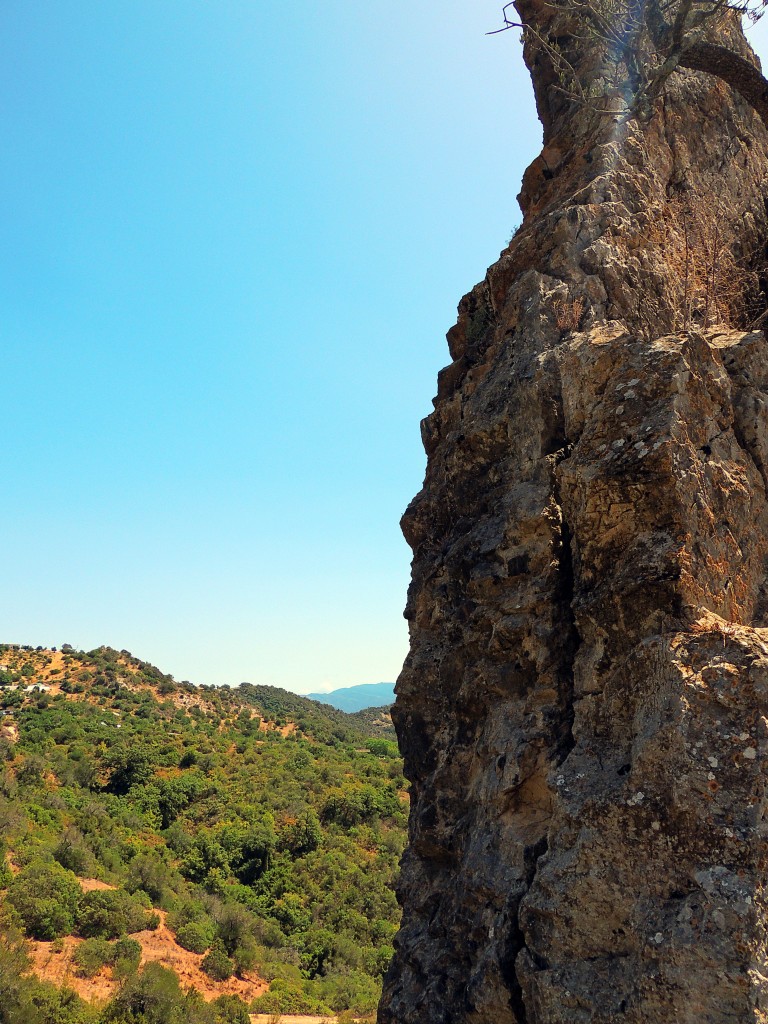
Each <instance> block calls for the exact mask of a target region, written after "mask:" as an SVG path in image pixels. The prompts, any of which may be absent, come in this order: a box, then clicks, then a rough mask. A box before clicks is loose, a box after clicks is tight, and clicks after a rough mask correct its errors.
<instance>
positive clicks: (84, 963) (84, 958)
mask: <svg viewBox="0 0 768 1024" xmlns="http://www.w3.org/2000/svg"><path fill="white" fill-rule="evenodd" d="M112 960H113V947H112V944H111V943H110V942H107V941H106V939H85V940H84V941H83V942H81V943H80V945H79V946H78V947H77V949H76V950H75V952H74V953H73V954H72V962H73V963H74V965H75V967H76V968H77V974H79V975H80V977H81V978H92V977H93V976H94V975H95V974H98V973H99V971H100V970H101V968H102V967H106V966H107V964H111V963H112Z"/></svg>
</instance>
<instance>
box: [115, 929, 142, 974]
mask: <svg viewBox="0 0 768 1024" xmlns="http://www.w3.org/2000/svg"><path fill="white" fill-rule="evenodd" d="M140 963H141V944H140V943H138V942H137V941H136V939H129V938H128V936H127V935H124V936H123V937H122V938H120V939H118V940H117V942H116V943H115V944H114V945H113V947H112V973H113V974H114V975H115V977H116V978H126V977H128V975H129V974H132V973H133V972H134V971H135V970H136V969H137V967H138V966H139V964H140Z"/></svg>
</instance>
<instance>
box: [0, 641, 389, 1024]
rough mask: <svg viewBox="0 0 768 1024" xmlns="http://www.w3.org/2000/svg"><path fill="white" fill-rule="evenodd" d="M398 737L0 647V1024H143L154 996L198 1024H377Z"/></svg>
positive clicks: (303, 703)
mask: <svg viewBox="0 0 768 1024" xmlns="http://www.w3.org/2000/svg"><path fill="white" fill-rule="evenodd" d="M391 736H392V726H391V721H390V720H389V717H388V715H387V714H386V712H382V710H381V709H375V710H373V711H372V712H364V713H362V714H357V715H347V714H345V713H344V712H342V711H339V710H337V709H334V708H332V707H329V706H327V705H321V704H318V703H317V702H315V701H313V700H310V699H308V698H306V697H300V696H298V695H296V694H292V693H289V692H288V691H285V690H281V689H278V688H275V687H268V686H253V685H250V684H243V685H241V686H240V687H237V688H229V687H206V686H202V687H198V686H194V685H192V684H191V683H188V682H181V683H179V682H176V681H175V680H174V679H173V678H172V677H171V676H169V675H167V674H165V673H163V672H162V671H161V670H159V669H157V668H156V667H155V666H153V665H150V664H149V663H147V662H144V661H141V660H140V659H138V658H136V657H134V656H133V655H131V654H130V653H129V652H128V651H117V650H114V649H112V648H106V647H102V648H98V649H97V650H94V651H90V652H87V653H86V652H82V651H75V650H73V649H71V648H68V647H64V648H62V649H61V650H46V649H43V648H37V649H32V648H30V647H19V646H14V645H0V841H1V842H2V844H3V845H2V847H0V925H2V930H3V931H4V933H5V934H6V935H8V936H11V938H10V939H7V940H5V944H4V945H0V1005H3V1007H5V1005H9V1006H12V1007H13V1006H14V1005H15V1006H16V1010H15V1011H13V1012H11V1015H10V1016H9V1017H8V1022H9V1024H16V1022H17V1021H19V1022H22V1021H25V1020H28V1019H30V1018H29V1017H28V1016H25V1015H24V1013H25V1011H24V1006H25V1005H26V1004H25V1000H27V1003H29V1001H30V1000H31V1001H32V1002H34V1005H35V1006H38V1008H39V1006H40V1005H41V999H42V1000H43V1002H45V1004H46V1005H50V1006H51V1007H53V1006H55V1007H56V1010H55V1013H54V1011H53V1010H51V1013H50V1020H51V1022H52V1024H53V1021H54V1020H55V1021H56V1024H60V1022H61V1024H75V1022H80V1021H85V1020H88V1021H99V1022H100V1021H104V1022H107V1021H110V1022H111V1021H124V1020H125V1021H131V1022H138V1021H141V1020H145V1019H147V1020H148V1019H149V1018H145V1017H142V1016H137V1015H136V1012H134V1011H135V1010H136V1006H137V1005H138V1004H139V1003H140V1002H142V1000H144V999H145V996H146V992H147V990H148V989H149V990H152V991H160V990H162V991H165V992H166V994H168V998H169V999H170V1000H171V1002H172V1003H173V1005H176V1004H178V1006H179V1008H180V1009H179V1012H180V1013H183V1017H184V1019H185V1020H189V1019H191V1020H192V1021H200V1024H207V1022H209V1021H210V1022H215V1021H218V1020H221V1021H229V1020H239V1019H240V1017H241V1016H242V1015H243V1014H246V1013H247V1011H248V1010H253V1011H261V1012H293V1013H296V1012H307V1013H312V1012H315V1013H331V1012H341V1011H353V1012H355V1013H361V1014H365V1013H371V1012H372V1011H373V1009H374V1007H375V1004H376V1002H377V1000H378V995H379V991H380V979H381V975H382V972H383V970H384V969H385V967H386V964H387V963H388V961H389V959H390V957H391V954H392V947H391V940H392V937H393V935H394V932H395V930H396V927H397V922H398V909H397V904H396V901H395V897H394V891H393V887H394V881H395V877H396V874H397V867H398V860H399V856H400V853H401V851H402V848H403V845H404V832H405V821H406V814H407V800H408V798H407V792H406V785H405V781H404V779H403V776H402V764H401V761H400V758H399V755H398V752H397V746H396V744H395V743H393V742H392V739H391V738H390V737H391ZM22 935H23V936H24V939H25V943H26V946H25V950H23V949H22V948H21V946H20V940H21V937H22ZM14 936H15V937H16V938H13V937H14ZM25 956H27V957H29V958H30V960H31V965H32V967H33V968H34V974H31V973H30V970H29V964H27V963H25V960H24V957H25ZM25 971H26V973H25ZM14 979H16V980H15V981H14ZM19 979H21V981H19ZM16 982H18V984H17V983H16ZM50 983H52V984H53V985H55V986H56V987H50ZM19 986H20V987H19ZM62 986H63V987H62ZM66 989H70V990H74V991H75V992H76V993H77V995H71V994H67V993H66V991H65V990H66ZM25 993H26V994H25ZM41 993H42V995H41ZM142 993H143V994H142ZM132 999H133V1000H134V1004H135V1005H134V1004H131V1005H132V1006H133V1009H131V1008H130V1007H129V1008H126V1000H127V1001H128V1002H129V1003H130V1001H131V1000H132ZM14 1000H15V1003H14ZM14 1012H16V1013H17V1016H14V1015H13V1014H14ZM35 1012H37V1011H35ZM67 1014H68V1015H67ZM217 1015H218V1016H217ZM238 1015H239V1016H238ZM31 1019H34V1020H35V1022H36V1024H37V1021H38V1020H40V1021H41V1022H45V1021H47V1020H48V1019H49V1018H48V1017H46V1016H44V1015H43V1016H40V1015H39V1013H38V1016H37V1017H34V1016H33V1018H31ZM163 1019H165V1018H163ZM243 1019H246V1018H245V1017H243ZM4 1024H5V1020H4Z"/></svg>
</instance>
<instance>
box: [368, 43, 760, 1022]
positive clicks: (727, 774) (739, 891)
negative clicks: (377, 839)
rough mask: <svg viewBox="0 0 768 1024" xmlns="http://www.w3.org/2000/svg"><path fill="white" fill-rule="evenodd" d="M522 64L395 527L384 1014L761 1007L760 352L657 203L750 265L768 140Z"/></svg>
mask: <svg viewBox="0 0 768 1024" xmlns="http://www.w3.org/2000/svg"><path fill="white" fill-rule="evenodd" d="M527 56H528V59H529V63H534V61H533V57H532V55H531V54H530V53H529V54H528V55H527ZM532 70H533V76H534V84H535V87H536V90H537V93H538V97H539V110H540V113H541V116H542V120H543V122H544V128H545V139H544V142H545V146H544V151H543V154H542V156H541V157H540V158H538V159H537V160H536V161H535V162H534V164H533V165H532V166H531V168H529V171H528V172H527V174H526V178H525V181H524V188H523V195H522V197H521V203H522V205H523V208H524V211H525V214H526V218H525V222H524V224H523V227H522V229H521V231H520V232H519V233H518V235H517V236H516V238H515V239H514V240H513V242H512V243H511V244H510V247H509V248H508V249H507V250H506V251H505V252H504V253H503V254H502V256H501V258H500V260H499V261H498V262H497V263H496V264H495V265H494V266H493V267H491V268H490V270H489V271H488V274H487V276H486V278H485V280H484V281H483V283H482V284H480V285H478V286H477V287H476V288H475V289H474V290H473V291H472V292H471V293H470V294H469V295H468V296H466V297H465V298H464V299H463V300H462V303H461V305H460V308H459V321H458V324H457V326H456V327H454V328H453V329H452V330H451V332H450V333H449V336H448V340H449V347H450V352H451V357H452V359H453V362H452V363H451V365H450V366H449V367H447V368H446V369H445V370H443V371H442V372H441V374H440V377H439V383H438V396H437V398H436V399H435V410H434V412H433V413H432V414H431V415H430V416H429V417H428V418H427V419H426V420H425V421H424V423H423V425H422V426H423V429H422V433H423V439H424V444H425V447H426V449H427V453H428V467H427V473H426V479H425V483H424V487H423V489H422V490H421V492H420V493H419V494H418V495H417V496H416V498H414V500H413V502H412V503H411V505H410V506H409V508H408V510H407V512H406V514H405V516H404V519H403V529H404V532H405V535H406V537H407V539H408V541H409V543H410V544H411V546H412V547H413V550H414V563H413V582H412V585H411V589H410V593H409V597H408V606H407V610H406V615H407V617H408V619H409V621H410V625H411V634H412V643H411V651H410V654H409V656H408V659H407V661H406V665H405V667H404V669H403V673H402V675H401V677H400V680H399V682H398V698H397V703H396V705H395V709H394V718H395V722H396V725H397V728H398V733H399V736H400V740H401V745H402V748H403V751H404V754H405V759H406V771H407V774H408V776H409V778H410V779H411V781H412V784H413V791H412V811H411V822H410V844H409V847H408V850H407V852H406V856H405V860H404V865H403V875H402V882H401V892H400V897H401V901H402V904H403V912H404V916H403V926H402V930H401V932H400V934H399V937H398V939H397V951H396V956H395V960H394V962H393V965H392V967H391V969H390V972H389V974H388V976H387V979H386V983H385V991H384V997H383V1000H382V1005H381V1009H380V1015H379V1020H380V1022H381V1024H417V1022H418V1024H438V1022H440V1024H465V1022H467V1024H470V1022H471V1024H512V1022H526V1024H580V1022H584V1024H586V1022H605V1024H608V1022H614V1021H622V1022H633V1024H641V1022H643V1024H662V1022H664V1024H668V1022H672V1021H675V1022H685V1024H688V1022H690V1024H694V1022H695V1024H715V1022H717V1024H720V1022H726V1021H728V1022H747V1021H763V1020H768V1017H766V1016H764V1011H765V1010H768V1006H766V1004H767V1003H768V981H767V980H766V979H768V964H766V938H765V920H766V916H765V915H766V911H765V905H764V904H765V896H764V888H763V887H764V879H765V877H766V863H765V860H766V843H765V840H766V836H765V825H764V821H763V809H764V801H765V773H764V769H763V763H764V757H765V754H766V730H765V725H766V720H765V718H764V715H765V714H766V709H767V708H768V629H765V628H763V627H766V626H768V579H767V577H766V557H767V556H768V503H767V502H766V480H767V478H766V472H768V419H767V418H766V409H767V408H768V343H766V340H765V338H764V336H763V334H762V333H761V332H760V331H758V330H749V329H744V327H742V329H739V330H736V329H732V328H728V327H711V326H710V327H707V326H706V325H705V323H704V322H703V320H704V319H706V318H705V317H703V315H702V312H701V308H700V305H699V307H697V309H696V311H695V313H696V315H695V317H694V318H691V317H689V316H687V315H685V314H684V313H683V312H681V310H682V306H683V301H682V300H681V289H682V288H684V286H685V285H684V278H685V272H686V267H684V266H683V267H682V268H681V266H680V263H679V254H680V252H681V247H680V226H681V221H680V218H679V217H678V216H677V215H675V214H674V212H673V213H670V210H671V209H672V210H674V203H675V202H676V201H677V197H678V196H680V195H681V194H683V195H685V196H686V197H690V196H695V197H704V198H705V199H706V203H705V204H704V206H703V207H702V206H701V205H699V206H698V207H697V209H698V210H700V211H703V212H699V213H697V214H696V216H698V217H701V218H704V221H705V223H704V227H707V226H708V224H710V223H714V221H715V220H716V221H717V224H718V225H719V230H720V231H721V232H722V234H721V237H722V238H727V239H728V240H729V245H730V247H731V250H732V251H733V249H734V248H735V249H736V250H738V253H739V254H740V257H743V259H744V266H745V267H746V266H747V263H748V260H747V257H749V259H752V258H753V257H754V259H755V260H758V258H759V256H760V253H761V251H762V250H763V248H764V246H765V240H766V238H767V237H768V234H767V233H766V224H765V221H766V215H765V197H766V195H767V194H768V173H767V172H768V159H766V153H767V152H768V150H767V147H766V133H765V130H764V128H763V126H762V124H761V123H760V122H759V121H758V119H757V118H756V117H755V116H754V115H753V114H752V113H751V111H750V110H749V108H748V107H747V106H746V105H745V104H743V103H741V101H740V100H738V98H736V97H734V96H733V95H732V94H731V93H730V92H729V91H728V89H727V88H726V87H725V86H723V85H721V84H719V83H715V82H713V81H712V80H710V79H707V78H706V77H705V76H703V75H698V74H694V73H685V74H684V75H680V76H678V77H677V78H675V79H673V80H672V81H671V86H670V88H669V90H668V91H667V93H666V95H665V97H664V100H663V103H661V104H660V105H659V108H658V109H657V111H656V113H655V114H654V117H653V118H652V119H651V121H650V122H649V123H646V124H638V123H636V122H630V123H628V124H625V125H621V126H615V125H611V124H610V123H606V119H605V118H604V117H601V116H599V115H597V114H595V113H594V112H591V111H588V110H583V109H582V110H578V109H575V108H572V107H569V106H568V105H567V103H566V102H565V101H564V100H563V99H562V97H560V98H558V96H557V95H555V94H554V93H552V91H551V89H550V86H551V83H548V81H547V79H546V75H545V74H544V72H543V71H542V69H541V68H537V67H536V66H534V67H533V69H532ZM691 208H693V207H691ZM687 215H688V214H686V216H687ZM676 259H677V261H678V262H677V265H674V264H675V260H676ZM747 276H748V275H747V272H746V271H745V280H746V279H747ZM722 288H725V285H723V286H722ZM721 298H722V296H721ZM726 298H728V297H727V296H726ZM753 299H754V296H753ZM712 300H713V302H714V301H715V299H714V296H713V297H712ZM728 301H731V300H730V299H728ZM724 305H726V303H725V302H724ZM754 309H755V310H756V309H757V307H756V306H755V307H754ZM746 315H747V314H745V313H744V310H743V309H742V310H741V316H742V319H744V317H745V316H746ZM733 319H737V317H736V314H734V318H733ZM694 320H697V321H698V322H694ZM709 320H710V322H711V321H712V316H711V315H710V316H709Z"/></svg>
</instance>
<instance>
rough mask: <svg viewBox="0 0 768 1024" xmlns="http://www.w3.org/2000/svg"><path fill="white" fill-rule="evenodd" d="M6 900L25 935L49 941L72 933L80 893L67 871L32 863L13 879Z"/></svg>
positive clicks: (59, 867)
mask: <svg viewBox="0 0 768 1024" xmlns="http://www.w3.org/2000/svg"><path fill="white" fill-rule="evenodd" d="M7 898H8V902H9V903H10V904H11V906H12V907H13V909H14V910H15V911H16V913H17V914H18V916H19V918H20V920H21V922H22V924H23V926H24V930H25V931H26V933H27V935H29V936H30V937H31V938H33V939H43V940H50V939H55V938H57V937H58V936H60V935H68V934H69V933H70V932H71V931H72V928H73V926H74V923H75V917H76V915H77V912H78V907H79V904H80V900H81V898H82V891H81V889H80V885H79V883H78V881H77V878H76V877H75V876H74V875H73V874H72V872H71V871H68V870H67V869H66V868H63V867H61V865H60V864H57V863H56V862H55V861H52V862H51V863H44V862H39V861H36V862H33V863H32V864H29V865H28V866H27V867H25V868H24V869H23V870H22V871H20V872H19V874H18V875H17V876H16V877H15V878H14V879H13V881H12V882H11V883H10V885H9V886H8V897H7Z"/></svg>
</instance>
